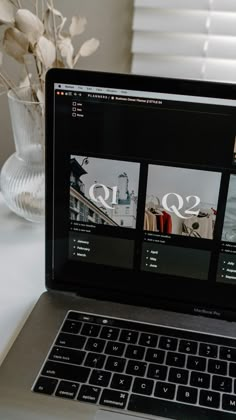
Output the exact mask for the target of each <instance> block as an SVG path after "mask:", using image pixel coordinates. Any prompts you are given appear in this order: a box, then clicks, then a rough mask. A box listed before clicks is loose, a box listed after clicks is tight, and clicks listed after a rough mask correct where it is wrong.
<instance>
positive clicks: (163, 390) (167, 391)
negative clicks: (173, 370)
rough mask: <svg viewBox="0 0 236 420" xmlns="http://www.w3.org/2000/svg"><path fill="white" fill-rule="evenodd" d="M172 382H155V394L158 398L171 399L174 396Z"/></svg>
mask: <svg viewBox="0 0 236 420" xmlns="http://www.w3.org/2000/svg"><path fill="white" fill-rule="evenodd" d="M175 388H176V386H175V385H174V384H168V383H166V382H157V384H156V389H155V392H154V394H155V396H156V397H159V398H165V399H167V400H173V399H174V396H175Z"/></svg>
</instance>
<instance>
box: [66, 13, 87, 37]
mask: <svg viewBox="0 0 236 420" xmlns="http://www.w3.org/2000/svg"><path fill="white" fill-rule="evenodd" d="M86 24H87V19H86V18H84V17H80V16H73V17H72V21H71V24H70V27H69V32H70V35H71V36H72V37H73V36H76V35H80V34H82V33H83V32H84V30H85V26H86Z"/></svg>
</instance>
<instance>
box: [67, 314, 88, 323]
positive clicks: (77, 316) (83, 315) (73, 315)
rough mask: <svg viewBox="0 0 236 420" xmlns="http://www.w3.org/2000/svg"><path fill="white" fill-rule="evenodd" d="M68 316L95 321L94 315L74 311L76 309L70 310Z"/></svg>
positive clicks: (74, 318) (77, 319) (79, 319)
mask: <svg viewBox="0 0 236 420" xmlns="http://www.w3.org/2000/svg"><path fill="white" fill-rule="evenodd" d="M67 318H68V319H73V320H75V321H87V322H94V317H93V316H92V315H89V314H81V313H79V312H74V311H70V312H69V314H68V317H67Z"/></svg>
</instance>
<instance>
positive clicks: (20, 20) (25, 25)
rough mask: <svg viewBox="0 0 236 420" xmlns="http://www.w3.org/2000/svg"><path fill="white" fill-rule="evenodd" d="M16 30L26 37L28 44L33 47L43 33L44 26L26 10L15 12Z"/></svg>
mask: <svg viewBox="0 0 236 420" xmlns="http://www.w3.org/2000/svg"><path fill="white" fill-rule="evenodd" d="M16 28H17V29H19V30H20V31H21V32H23V33H24V34H25V35H27V37H28V39H29V42H30V43H31V44H33V45H34V44H35V43H36V42H37V41H38V40H39V38H40V37H41V36H42V35H43V33H44V26H43V23H42V22H41V20H40V19H39V18H38V16H36V15H34V14H33V13H31V12H30V11H29V10H27V9H19V10H17V12H16Z"/></svg>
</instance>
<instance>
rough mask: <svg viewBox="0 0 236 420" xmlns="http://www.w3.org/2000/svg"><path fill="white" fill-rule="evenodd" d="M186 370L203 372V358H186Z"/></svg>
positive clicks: (204, 360) (204, 362)
mask: <svg viewBox="0 0 236 420" xmlns="http://www.w3.org/2000/svg"><path fill="white" fill-rule="evenodd" d="M187 368H188V369H190V370H198V371H204V370H205V369H206V359H205V358H204V357H197V356H188V361H187Z"/></svg>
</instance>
